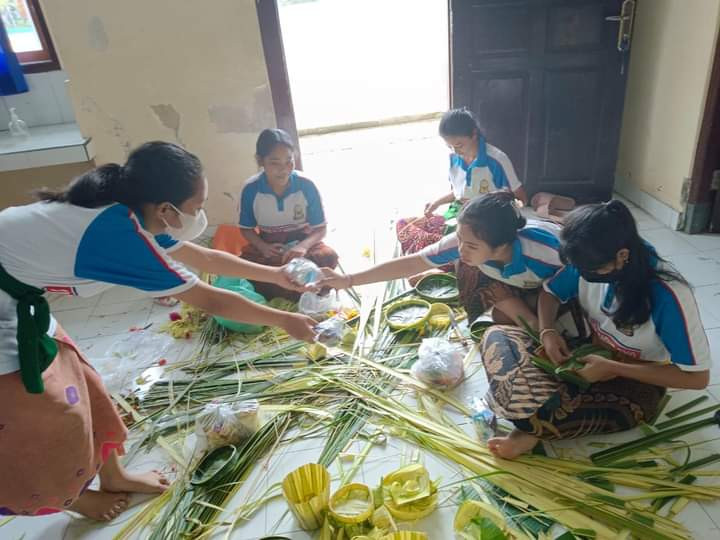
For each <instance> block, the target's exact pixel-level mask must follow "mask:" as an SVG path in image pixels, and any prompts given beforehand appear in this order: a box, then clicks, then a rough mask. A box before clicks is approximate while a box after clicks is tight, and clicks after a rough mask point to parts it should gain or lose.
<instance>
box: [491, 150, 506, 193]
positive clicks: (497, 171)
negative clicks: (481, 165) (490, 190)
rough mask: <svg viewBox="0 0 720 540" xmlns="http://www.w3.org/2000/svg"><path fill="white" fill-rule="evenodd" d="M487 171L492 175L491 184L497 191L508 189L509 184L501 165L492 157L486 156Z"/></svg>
mask: <svg viewBox="0 0 720 540" xmlns="http://www.w3.org/2000/svg"><path fill="white" fill-rule="evenodd" d="M487 159H488V164H489V165H490V167H489V169H490V171H491V172H492V173H493V175H492V179H493V184H495V187H496V188H498V189H510V182H508V179H507V173H506V172H505V169H504V168H503V166H502V164H501V163H500V162H499V161H498V160H497V159H495V158H494V157H490V156H488V158H487Z"/></svg>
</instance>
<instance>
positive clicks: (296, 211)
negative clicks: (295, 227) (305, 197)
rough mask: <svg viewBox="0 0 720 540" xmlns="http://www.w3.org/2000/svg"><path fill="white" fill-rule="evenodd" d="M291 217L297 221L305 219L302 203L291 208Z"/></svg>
mask: <svg viewBox="0 0 720 540" xmlns="http://www.w3.org/2000/svg"><path fill="white" fill-rule="evenodd" d="M293 219H295V220H298V221H300V220H303V219H305V207H304V206H303V205H302V204H296V205H295V207H294V208H293Z"/></svg>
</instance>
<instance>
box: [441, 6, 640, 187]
mask: <svg viewBox="0 0 720 540" xmlns="http://www.w3.org/2000/svg"><path fill="white" fill-rule="evenodd" d="M622 4H623V2H622V0H450V10H451V14H450V17H451V44H452V48H451V65H452V79H451V80H452V102H453V107H460V106H467V107H469V108H471V109H472V110H474V111H475V112H476V113H477V114H478V115H479V116H480V121H481V123H482V124H483V126H484V128H485V130H486V132H487V136H488V141H489V142H490V143H492V144H494V145H495V146H497V147H498V148H500V149H501V150H504V151H505V152H506V153H507V154H508V155H509V156H510V159H511V160H512V162H513V164H514V165H515V168H516V169H517V172H518V175H519V176H520V179H521V180H522V181H523V182H524V184H525V187H526V189H527V191H528V193H530V194H532V193H535V192H538V191H550V192H553V193H559V194H565V195H570V196H573V197H576V198H577V199H578V200H579V201H592V200H606V199H608V198H609V197H610V195H611V193H612V187H613V183H614V173H615V162H616V159H617V147H618V141H619V135H620V122H621V117H622V109H623V99H624V91H625V81H626V78H627V70H628V66H627V65H624V64H626V62H627V57H628V54H627V51H625V52H620V51H619V50H618V31H619V22H618V20H617V19H618V18H619V17H618V15H619V14H620V10H621V6H622ZM628 7H632V6H628V5H627V3H626V8H628ZM607 18H610V19H611V20H606V19H607ZM613 18H614V19H613ZM631 22H632V21H631V20H629V23H630V24H631ZM626 28H627V29H628V31H629V28H630V26H627V25H626ZM628 46H629V40H624V41H623V43H622V46H621V47H620V48H623V49H627V48H628Z"/></svg>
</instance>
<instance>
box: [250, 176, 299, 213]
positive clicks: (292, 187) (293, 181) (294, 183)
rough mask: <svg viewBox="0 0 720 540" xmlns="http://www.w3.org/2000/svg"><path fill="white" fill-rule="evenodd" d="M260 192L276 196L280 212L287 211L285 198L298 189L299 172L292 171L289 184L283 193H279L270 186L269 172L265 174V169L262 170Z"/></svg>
mask: <svg viewBox="0 0 720 540" xmlns="http://www.w3.org/2000/svg"><path fill="white" fill-rule="evenodd" d="M259 191H260V193H267V194H269V195H272V196H273V197H275V203H276V205H277V210H278V212H284V211H285V199H286V198H287V197H288V196H289V195H291V194H292V193H295V192H296V191H298V177H297V172H296V171H293V172H291V173H290V179H289V180H288V183H287V186H285V191H283V193H282V195H278V194H277V193H275V191H274V190H273V188H272V187H271V186H270V182H268V179H267V174H265V171H263V172H262V174H261V175H260V189H259Z"/></svg>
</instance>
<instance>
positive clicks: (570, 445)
mask: <svg viewBox="0 0 720 540" xmlns="http://www.w3.org/2000/svg"><path fill="white" fill-rule="evenodd" d="M434 130H435V124H434V123H428V124H423V125H421V126H420V129H419V130H415V131H413V130H412V129H411V128H408V127H407V126H400V127H398V128H395V129H388V130H386V131H385V132H376V133H375V134H373V131H374V130H367V131H366V132H359V133H357V134H356V136H355V137H353V136H351V135H350V134H341V135H338V136H336V137H335V138H332V137H331V138H322V137H315V138H313V139H312V140H309V141H303V148H304V149H305V152H306V153H305V162H306V169H308V168H310V167H311V168H313V170H317V171H319V173H318V174H319V176H320V183H321V184H322V185H323V187H322V188H321V191H323V194H324V199H325V204H326V206H327V207H328V208H329V212H328V213H329V214H330V216H331V218H330V222H331V224H332V228H333V230H332V233H331V238H332V240H331V243H333V245H335V246H337V248H338V249H339V251H340V252H341V255H342V256H343V257H344V262H345V266H346V268H356V267H357V265H359V264H363V263H364V264H366V263H367V260H364V259H363V258H362V257H361V256H360V251H361V249H362V245H363V242H371V240H372V234H371V233H372V230H373V229H374V228H375V229H376V230H379V231H385V232H384V234H385V235H387V234H388V233H389V231H388V227H387V221H386V217H385V216H388V215H393V214H395V215H396V214H397V213H401V214H402V213H410V212H411V211H412V210H414V209H419V208H421V207H422V204H423V202H424V200H425V198H427V197H428V196H430V195H431V194H432V192H433V190H435V191H437V190H436V189H435V188H434V187H433V186H437V185H438V183H439V185H440V186H442V185H443V184H442V182H443V181H444V176H440V177H439V178H438V174H440V173H438V172H437V171H438V169H442V165H443V164H444V160H445V159H446V157H444V156H445V150H444V149H443V148H442V147H438V145H437V144H436V142H437V141H436V140H435V139H436V136H435V134H434ZM353 141H355V142H353ZM388 148H391V149H394V150H395V153H393V152H392V151H390V150H388ZM383 149H385V151H383ZM375 152H378V153H379V154H380V155H381V156H382V159H380V158H378V159H380V163H381V165H382V166H377V165H375V166H374V167H375V173H376V174H374V175H373V174H371V173H372V169H373V162H372V161H370V162H368V161H369V160H371V158H372V156H373V155H374V153H375ZM406 156H410V157H409V158H406V159H404V158H405V157H406ZM348 163H353V164H357V165H356V166H354V167H351V166H347V167H346V168H345V170H343V172H342V174H338V175H337V176H335V178H334V180H335V181H336V182H337V183H340V182H342V183H343V185H342V186H341V185H337V184H334V183H333V182H331V180H332V178H331V174H330V173H331V172H332V171H333V168H335V170H336V171H339V170H342V169H341V168H340V167H341V164H348ZM375 163H377V162H375ZM416 167H417V168H416ZM409 170H412V171H413V173H412V175H410V177H407V176H404V172H406V171H409ZM415 171H417V173H416V172H415ZM408 181H412V182H415V183H417V185H418V186H419V187H418V189H417V190H413V191H412V195H411V196H410V195H409V194H408V192H407V190H405V189H404V188H403V189H400V188H399V187H398V186H395V185H393V186H388V182H390V183H398V184H402V183H403V182H408ZM359 184H361V185H362V189H361V190H359V191H357V192H356V193H353V194H352V204H350V203H348V187H347V186H348V185H359ZM428 186H429V187H428ZM379 193H382V194H383V196H378V194H379ZM388 194H391V195H392V196H388ZM368 208H373V212H372V214H373V216H374V217H373V218H371V219H370V220H367V219H366V220H365V221H364V222H363V224H364V226H363V227H357V223H359V222H360V221H358V220H359V219H361V217H362V215H363V214H367V212H368ZM632 211H633V214H634V215H635V217H636V219H637V220H638V224H639V226H640V228H641V230H642V231H643V234H644V235H645V237H646V238H647V239H648V240H649V241H651V242H652V243H653V244H654V245H655V246H656V247H657V248H658V250H659V252H660V254H661V255H663V256H666V257H668V258H670V260H672V262H673V263H674V264H676V265H677V267H678V268H679V269H680V270H681V271H682V272H683V273H684V274H685V275H686V277H687V278H688V280H689V281H690V282H691V283H692V284H693V285H694V286H695V293H696V296H697V299H698V304H699V306H700V310H701V315H702V319H703V323H704V326H705V328H706V330H707V333H708V337H709V340H710V346H711V349H712V354H713V357H714V359H715V361H716V362H717V361H718V360H719V359H720V272H719V271H718V270H720V235H716V236H711V235H703V236H687V235H684V234H681V233H676V232H673V231H670V230H668V229H666V228H664V227H663V226H662V225H661V224H660V223H658V222H657V221H656V220H654V219H653V218H652V217H651V216H649V215H647V214H646V213H645V212H643V211H642V210H640V209H638V208H636V207H633V208H632ZM411 215H412V214H411ZM379 258H382V256H379ZM52 308H53V311H54V312H55V314H56V316H57V317H58V319H59V320H60V322H61V324H63V326H64V327H65V328H66V330H67V331H68V332H69V333H70V335H72V336H74V337H75V338H76V340H77V341H78V344H79V345H80V347H81V348H82V349H83V350H84V351H86V353H87V354H88V355H89V357H90V358H91V359H93V358H96V359H97V358H102V357H103V355H104V353H105V351H107V350H108V348H109V347H110V346H111V345H112V344H113V343H115V342H116V341H118V340H119V339H121V338H123V337H126V336H127V335H128V332H129V330H130V328H132V327H144V326H145V325H147V324H149V323H151V322H152V323H153V326H152V327H151V328H150V329H151V330H152V329H154V328H157V326H158V325H159V324H160V323H161V322H164V321H165V320H166V319H167V315H168V313H169V311H171V309H168V308H165V307H161V306H158V305H154V304H153V303H152V302H151V301H150V300H149V299H147V298H144V297H143V296H142V295H141V294H139V293H137V292H135V291H129V290H127V289H120V288H116V289H112V290H110V291H107V292H105V293H104V294H103V295H101V296H100V297H99V298H93V299H89V300H83V299H77V298H73V299H70V298H62V299H59V300H57V301H53V302H52ZM191 345H192V341H179V342H177V343H176V346H175V348H174V352H173V353H172V354H173V359H177V358H180V357H183V356H184V355H185V354H187V353H188V352H189V351H190V350H191ZM712 375H713V377H712V381H711V386H710V387H709V388H708V389H707V394H708V395H709V397H710V399H709V400H708V402H707V403H708V404H711V403H716V402H720V369H715V370H713V372H712ZM484 385H485V384H484V374H483V373H482V371H479V372H477V373H476V374H475V375H474V377H473V379H472V380H470V381H467V382H465V383H464V384H463V386H462V387H461V388H460V389H459V390H458V391H457V395H458V397H459V398H460V399H466V400H467V399H468V398H469V396H472V395H474V394H477V393H480V392H481V391H482V389H483V387H484ZM697 395H698V393H697V392H690V391H682V392H674V393H673V399H672V406H673V407H674V406H677V405H679V404H681V403H682V402H684V401H688V400H690V399H692V398H693V397H695V396H697ZM460 420H462V419H460ZM461 427H462V428H463V429H466V430H468V431H470V432H472V430H473V427H472V425H471V424H468V423H465V424H464V425H462V426H461ZM635 435H636V433H635V432H628V433H623V434H617V435H614V436H603V437H593V438H587V439H582V440H573V441H566V442H563V443H562V444H553V445H552V447H553V449H555V450H556V451H557V452H559V453H562V454H563V455H577V454H579V453H582V454H586V453H587V452H588V451H589V448H588V447H587V444H588V443H589V442H592V441H596V440H600V439H601V440H604V441H613V442H614V441H621V440H626V439H629V438H632V437H634V436H635ZM718 437H720V430H718V429H717V428H707V429H706V430H704V431H701V432H699V433H694V434H692V435H691V436H689V437H687V440H688V441H689V442H702V441H708V442H706V443H705V444H702V445H699V446H697V447H695V450H694V455H695V457H700V456H703V455H705V454H708V453H712V452H720V442H718V441H717V440H714V439H717V438H718ZM364 444H365V443H364V442H362V441H359V442H356V443H355V446H354V451H355V452H359V451H360V450H361V449H362V448H363V447H364ZM321 446H322V441H321V440H317V439H314V440H309V441H304V442H302V443H296V444H295V445H293V446H291V447H287V448H281V449H280V450H279V451H278V453H277V454H276V455H274V456H272V457H271V458H270V460H269V463H267V464H265V463H263V464H261V465H260V466H258V467H257V468H256V470H255V471H254V472H253V474H252V475H251V477H250V479H249V480H248V483H247V484H246V486H245V487H243V489H242V490H241V492H240V493H239V494H238V497H237V498H236V499H235V500H234V501H233V505H235V506H236V505H239V504H242V503H243V502H245V501H246V500H247V497H248V494H249V493H251V494H252V495H253V496H256V495H257V493H259V492H260V491H262V490H264V489H265V488H266V487H267V486H269V485H272V484H273V483H275V482H278V481H280V480H281V479H282V477H283V475H284V473H285V472H287V471H289V470H291V469H293V468H295V467H297V466H299V465H302V464H304V463H306V462H309V461H314V460H315V459H317V455H318V452H319V448H320V447H321ZM413 450H414V448H413V447H412V445H410V444H408V443H405V442H403V441H399V440H395V439H392V438H391V439H390V440H389V441H388V443H387V445H386V446H384V447H383V446H377V447H373V448H372V450H371V451H370V454H369V456H368V458H367V460H366V462H365V463H364V466H363V467H362V468H361V469H360V471H359V473H358V476H357V480H358V481H364V482H368V483H370V484H371V485H372V484H376V483H377V481H378V480H379V478H380V476H381V475H382V474H383V473H386V472H388V471H390V470H392V469H394V468H397V467H398V466H400V465H402V464H403V462H404V460H405V461H406V460H407V459H408V457H409V456H410V455H411V454H412V453H413ZM422 460H423V461H424V463H425V464H426V466H427V467H428V469H429V470H430V472H431V475H432V476H433V477H441V478H442V482H441V483H442V484H447V483H450V482H453V481H454V480H457V479H458V478H459V477H460V476H461V475H462V473H461V472H460V471H458V469H457V468H456V467H455V466H453V465H452V464H451V463H449V462H447V461H446V460H444V459H442V458H439V457H436V456H432V455H424V456H422ZM166 464H167V460H166V458H165V457H164V456H163V454H162V453H161V452H159V451H155V452H153V453H151V454H150V455H147V456H145V455H143V456H141V457H140V458H138V459H137V460H136V461H134V462H133V463H132V468H137V469H142V468H147V467H148V466H149V465H152V466H154V467H157V466H166ZM343 467H344V469H345V470H347V469H348V465H347V464H344V465H343ZM331 472H332V473H333V475H334V476H337V474H338V472H339V469H338V465H337V464H335V465H333V467H332V471H331ZM441 501H444V502H445V504H444V505H441V508H440V509H438V510H437V511H436V512H435V513H433V514H432V515H431V516H430V517H428V518H427V519H425V520H423V521H421V522H420V523H417V524H408V525H407V526H408V528H416V529H418V530H425V531H427V532H428V533H429V535H430V538H431V539H432V540H446V539H449V538H451V537H452V531H451V527H452V519H453V515H454V511H455V508H454V506H453V504H452V503H451V502H450V501H448V500H447V497H446V498H445V499H443V498H442V497H441ZM130 515H132V513H128V516H127V517H126V516H123V518H122V519H119V520H118V522H117V523H112V524H110V525H105V526H102V525H97V524H92V523H89V522H87V521H85V520H81V519H77V518H72V517H70V516H69V515H64V514H63V515H56V516H50V517H44V518H15V519H14V520H12V521H11V522H9V523H8V524H6V525H4V526H2V527H0V538H3V539H5V538H8V539H18V538H21V537H24V538H25V539H26V540H31V539H33V540H34V539H38V540H39V539H42V540H45V539H55V538H63V539H80V538H82V539H107V538H112V537H113V535H115V534H117V533H118V531H119V530H120V528H121V526H122V525H123V524H124V523H125V522H126V521H127V519H128V518H129V517H130ZM680 519H681V520H682V522H683V523H685V524H686V525H687V527H688V528H689V530H690V531H691V532H692V533H693V536H694V538H698V539H703V540H705V539H709V538H719V537H720V504H719V503H716V502H713V503H707V504H703V505H700V504H692V505H690V506H689V507H688V508H687V509H686V510H685V511H684V512H683V513H682V514H681V516H680ZM0 523H2V520H0ZM297 529H298V527H297V524H296V523H295V521H294V520H293V518H292V517H291V516H290V515H289V514H287V513H286V505H285V503H284V502H283V501H282V499H279V500H275V501H273V502H272V503H270V504H268V505H267V506H266V507H264V508H262V509H261V510H260V511H259V512H257V513H256V514H255V516H253V518H252V519H251V520H250V521H249V522H247V523H243V524H241V525H240V526H238V527H237V528H236V530H235V531H234V532H233V534H232V535H231V538H233V539H236V540H249V539H255V538H258V537H260V536H262V535H265V534H283V535H285V536H287V537H289V538H292V539H297V540H300V539H309V538H311V537H312V536H311V535H309V534H307V533H304V532H302V531H298V530H297Z"/></svg>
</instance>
